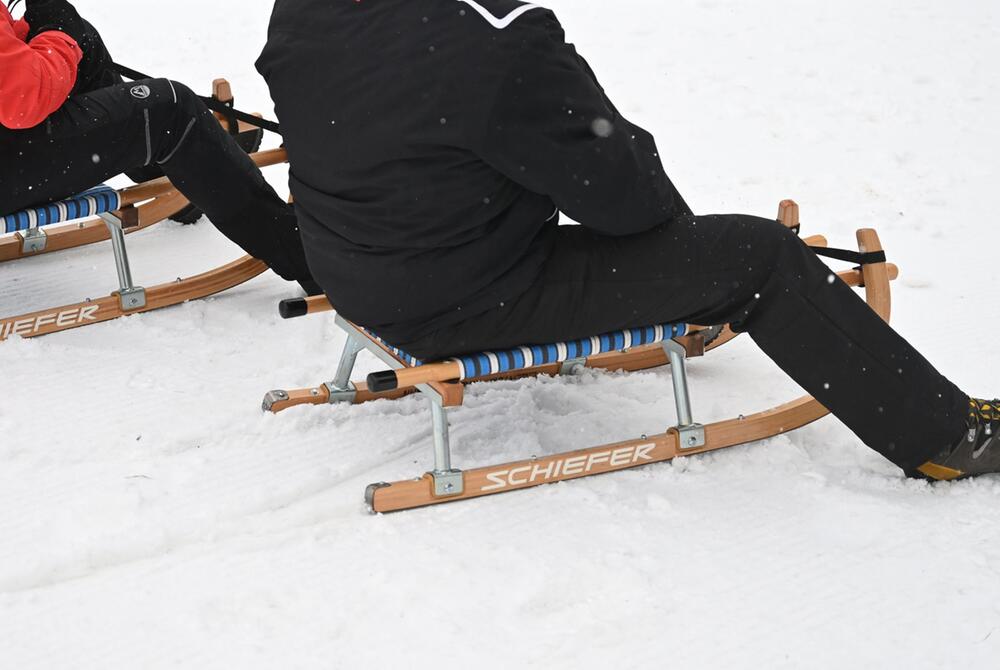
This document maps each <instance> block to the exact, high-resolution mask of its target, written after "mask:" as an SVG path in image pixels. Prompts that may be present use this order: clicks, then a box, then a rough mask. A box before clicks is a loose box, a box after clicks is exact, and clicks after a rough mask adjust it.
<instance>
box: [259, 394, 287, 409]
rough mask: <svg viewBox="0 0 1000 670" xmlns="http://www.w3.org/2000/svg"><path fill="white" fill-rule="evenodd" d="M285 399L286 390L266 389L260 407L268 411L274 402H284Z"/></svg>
mask: <svg viewBox="0 0 1000 670" xmlns="http://www.w3.org/2000/svg"><path fill="white" fill-rule="evenodd" d="M286 400H288V392H287V391H280V390H279V391H268V392H267V393H266V394H265V395H264V402H262V403H261V407H262V408H263V409H264V411H265V412H270V411H271V408H272V407H274V405H275V403H279V402H285V401H286Z"/></svg>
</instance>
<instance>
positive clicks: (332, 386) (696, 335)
mask: <svg viewBox="0 0 1000 670" xmlns="http://www.w3.org/2000/svg"><path fill="white" fill-rule="evenodd" d="M778 218H779V220H781V221H782V222H783V223H785V224H786V225H789V226H790V227H796V228H797V226H798V206H797V205H795V203H794V202H792V201H784V202H782V204H781V209H780V211H779V217H778ZM857 239H858V245H859V248H860V249H861V251H862V252H863V253H864V254H865V258H866V261H863V264H862V265H861V266H860V267H858V268H856V269H854V270H847V271H844V272H840V273H838V276H839V277H840V278H841V279H842V280H843V281H845V282H846V283H847V284H848V285H851V286H856V287H864V288H865V291H866V296H867V300H868V304H869V305H870V306H871V307H872V309H873V310H875V311H876V312H877V313H878V314H879V315H880V316H881V317H882V318H883V319H885V320H886V321H888V319H889V314H890V307H891V298H890V287H889V282H890V280H892V279H895V278H896V277H897V275H898V269H897V268H896V267H895V266H894V265H892V264H889V263H886V262H885V261H884V255H882V260H878V261H875V260H873V256H875V257H878V256H879V255H880V254H881V252H882V246H881V242H880V241H879V238H878V235H877V233H876V232H875V231H874V230H870V229H865V230H859V231H858V233H857ZM810 242H820V243H821V244H813V246H825V240H823V239H822V238H811V240H810ZM330 309H332V308H331V307H330V304H329V302H328V301H326V300H325V299H324V298H322V297H319V298H308V299H301V300H293V301H285V302H284V303H283V304H282V307H281V312H282V316H284V317H286V318H291V317H296V316H303V315H305V314H311V313H317V312H322V311H328V310H330ZM335 322H336V324H337V325H338V326H339V327H340V328H342V329H343V330H344V331H345V332H346V333H347V336H348V337H347V343H346V345H345V348H344V353H343V356H342V357H341V360H340V364H339V367H338V369H337V373H336V376H335V377H334V379H333V380H332V381H330V382H326V383H325V384H321V385H319V386H316V387H314V388H310V389H299V390H296V391H271V392H270V393H268V394H267V395H266V396H265V398H264V405H263V407H264V410H266V411H271V412H279V411H282V410H284V409H287V408H288V407H292V406H295V405H301V404H325V403H361V402H368V401H370V400H375V399H379V398H383V399H394V398H399V397H402V396H404V395H407V394H410V393H414V392H419V393H423V394H424V395H426V396H427V398H428V399H429V401H430V405H431V416H432V424H433V435H434V468H433V470H431V471H430V472H427V473H426V474H424V475H423V476H421V477H418V478H416V479H410V480H405V481H399V482H394V483H385V482H382V483H378V484H372V485H371V486H369V487H368V489H367V490H366V492H365V501H366V503H367V505H368V507H369V509H370V510H371V511H372V512H376V513H381V512H394V511H399V510H405V509H411V508H415V507H423V506H427V505H436V504H440V503H445V502H453V501H456V500H466V499H469V498H476V497H480V496H485V495H492V494H495V493H504V492H507V491H513V490H517V489H522V488H528V487H532V486H538V485H541V484H547V483H552V482H558V481H565V480H569V479H577V478H580V477H586V476H590V475H596V474H602V473H605V472H614V471H618V470H624V469H628V468H633V467H638V466H642V465H648V464H651V463H656V462H660V461H666V460H670V459H672V458H675V457H677V456H687V455H694V454H700V453H705V452H707V451H714V450H717V449H722V448H725V447H731V446H735V445H738V444H745V443H748V442H753V441H757V440H762V439H765V438H768V437H773V436H776V435H781V434H783V433H787V432H789V431H791V430H795V429H797V428H800V427H802V426H805V425H806V424H808V423H811V422H813V421H816V420H817V419H820V418H822V417H823V416H825V415H826V414H828V410H827V409H826V408H825V407H823V406H822V405H820V404H819V403H818V402H817V401H816V400H814V399H813V398H811V397H809V396H805V397H802V398H799V399H798V400H795V401H793V402H790V403H787V404H784V405H780V406H778V407H775V408H772V409H769V410H765V411H763V412H758V413H756V414H751V415H748V416H740V417H738V418H736V419H730V420H728V421H721V422H717V423H713V424H709V425H701V424H699V423H697V422H696V421H695V420H694V415H693V412H692V409H691V401H690V396H689V393H688V384H687V373H686V364H685V361H686V359H687V358H688V357H691V356H700V355H702V354H704V353H705V352H706V351H707V350H710V349H712V348H714V347H717V346H719V345H720V344H721V343H723V342H725V341H728V339H732V337H734V336H735V335H734V334H733V333H732V331H731V330H729V329H726V331H725V333H724V334H722V335H720V334H719V333H718V331H717V330H716V329H711V328H704V327H700V326H685V325H683V324H682V325H669V324H668V325H661V326H655V327H650V328H640V329H632V330H628V331H622V332H620V333H610V334H606V335H603V336H598V337H593V338H587V339H585V340H580V341H577V342H571V343H559V344H555V345H546V346H540V347H520V348H518V349H513V350H510V351H506V352H488V353H483V354H476V355H471V356H463V357H460V358H458V359H453V360H449V361H443V362H436V363H428V364H423V363H422V362H420V361H416V360H414V359H413V358H411V357H410V356H408V355H407V354H405V353H404V352H401V351H399V350H398V349H395V348H393V347H391V346H390V345H388V344H386V343H385V342H383V341H382V340H380V339H378V338H377V337H376V336H375V335H373V334H372V333H370V332H368V331H366V330H364V329H363V328H360V327H358V326H356V325H354V324H352V323H350V322H349V321H347V320H346V319H344V318H342V317H341V316H339V315H337V316H336V317H335ZM712 338H714V340H713V341H711V342H709V340H710V339H712ZM362 350H367V351H369V352H370V353H372V354H373V355H375V356H376V357H377V358H379V359H380V360H382V361H383V362H385V363H386V364H387V365H388V366H389V367H390V368H391V370H390V371H387V372H377V373H373V374H371V375H369V376H368V379H367V382H364V383H351V381H350V376H351V372H352V370H353V368H354V362H355V360H356V358H357V355H358V353H359V352H360V351H362ZM668 363H669V364H670V365H671V369H672V379H673V387H674V396H675V401H676V406H677V425H676V426H674V427H672V428H670V429H669V430H667V431H666V432H664V433H661V434H659V435H652V436H646V435H643V436H642V437H640V438H639V439H635V440H628V441H625V442H619V443H615V444H608V445H601V446H597V447H590V448H586V449H579V450H575V451H570V452H563V453H559V454H553V455H549V456H544V457H539V458H531V459H527V460H522V461H515V462H512V463H506V464H502V465H496V466H489V467H482V468H476V469H474V470H467V471H462V470H459V469H456V468H454V467H453V466H452V461H451V448H450V444H449V435H448V420H447V414H446V408H448V407H455V406H459V405H461V404H462V400H463V392H464V388H465V385H467V384H470V383H474V382H480V381H490V380H495V379H515V378H522V377H528V376H534V375H539V374H574V373H577V372H579V371H580V370H582V369H583V368H585V367H590V368H600V369H606V370H643V369H648V368H652V367H656V366H660V365H664V364H668Z"/></svg>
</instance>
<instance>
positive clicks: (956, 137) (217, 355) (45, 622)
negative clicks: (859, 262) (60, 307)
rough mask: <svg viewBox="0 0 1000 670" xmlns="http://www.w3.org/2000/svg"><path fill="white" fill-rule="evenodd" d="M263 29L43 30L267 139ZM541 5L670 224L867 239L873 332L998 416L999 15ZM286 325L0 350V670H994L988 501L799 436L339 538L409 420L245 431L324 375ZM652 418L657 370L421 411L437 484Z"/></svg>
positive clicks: (34, 277) (153, 329)
mask: <svg viewBox="0 0 1000 670" xmlns="http://www.w3.org/2000/svg"><path fill="white" fill-rule="evenodd" d="M368 1H376V0H368ZM437 1H438V2H445V1H447V0H437ZM269 4H270V3H269V2H268V1H267V0H242V1H241V2H240V3H238V6H237V5H236V3H232V2H216V3H203V2H195V1H194V0H174V1H173V2H170V3H152V2H144V3H135V2H126V1H125V0H102V1H101V2H98V1H97V0H80V2H79V3H78V5H79V6H80V8H81V10H82V11H83V12H84V13H85V14H86V15H88V16H89V17H91V18H92V19H93V21H94V22H95V23H96V24H97V25H98V26H99V27H100V28H102V29H103V30H104V31H105V33H106V36H107V38H108V41H109V43H110V45H111V47H112V50H113V52H114V53H115V54H117V56H118V58H119V59H120V60H121V61H123V62H125V63H127V64H129V65H132V66H133V67H136V68H138V69H141V70H147V71H150V72H154V73H157V74H164V75H170V76H171V77H173V78H176V79H180V80H183V81H186V82H188V83H190V84H192V85H193V86H195V87H197V88H199V89H200V90H202V91H206V90H207V86H208V83H209V81H210V80H211V79H212V78H213V77H216V76H221V75H225V76H227V77H228V78H230V79H231V81H232V82H233V85H234V88H235V91H236V92H237V101H238V103H239V104H240V106H242V107H245V108H251V109H260V110H262V111H265V112H269V111H270V105H269V103H268V100H267V94H266V90H265V87H264V85H263V83H262V82H261V81H260V80H259V79H258V78H257V76H256V74H255V72H254V71H253V67H252V64H253V61H254V59H255V57H256V54H257V52H258V50H259V48H260V46H261V45H262V44H263V41H264V29H265V26H266V22H267V17H268V12H269ZM546 4H548V5H549V6H551V7H552V8H554V9H555V10H556V11H557V13H558V14H559V15H560V17H561V19H562V21H563V23H564V25H565V27H566V29H567V32H568V35H569V38H570V39H571V40H572V41H574V42H576V43H577V44H578V45H579V47H580V49H581V51H582V52H583V53H584V54H585V55H586V56H587V57H588V59H589V60H590V62H591V63H592V65H593V66H594V69H595V70H596V71H597V73H598V75H599V76H600V77H601V78H602V80H603V82H604V84H605V86H606V88H607V89H608V91H609V93H610V94H611V96H612V97H613V99H615V100H616V101H617V102H618V104H619V106H620V107H621V109H622V111H623V112H624V113H625V114H627V115H628V116H629V117H630V118H632V119H633V120H635V121H636V122H638V123H640V124H642V125H644V126H646V127H648V128H649V129H650V130H651V131H653V132H654V134H655V135H656V137H657V139H658V142H659V147H660V150H661V153H662V155H663V156H664V157H665V160H666V164H667V168H668V170H669V172H670V173H671V176H672V177H673V179H674V181H675V182H676V183H677V185H678V186H679V188H680V189H681V190H682V192H684V194H685V195H686V197H687V198H688V199H689V201H690V203H691V204H692V206H693V207H694V208H695V209H696V211H699V212H703V213H709V212H731V211H737V212H746V213H753V214H761V215H771V214H773V213H774V211H775V208H776V203H777V202H778V200H779V199H781V198H783V197H794V198H796V199H798V201H799V202H800V203H801V204H802V207H803V219H804V222H805V230H806V232H807V233H814V232H823V233H826V234H827V235H828V236H829V237H830V241H831V243H833V244H835V245H841V246H844V245H851V244H852V243H853V230H854V229H855V228H858V227H862V226H874V227H877V228H878V229H879V231H880V233H881V234H882V238H883V242H884V243H885V246H886V248H887V249H888V252H889V255H890V257H891V259H892V260H893V261H895V262H897V263H898V264H899V265H900V266H901V267H902V270H903V275H902V278H901V279H900V281H899V282H897V283H896V286H895V305H894V306H895V314H894V317H895V324H896V325H897V326H898V328H899V329H900V330H901V331H902V332H903V333H905V334H906V335H907V336H908V337H910V338H911V339H912V341H913V342H914V343H915V344H916V345H917V346H918V347H919V348H920V349H921V350H922V351H923V352H925V354H926V355H927V356H928V357H929V358H931V359H932V360H933V361H934V362H935V363H936V364H937V365H938V366H939V367H940V368H941V369H942V370H943V371H945V372H946V373H947V374H949V375H950V376H952V378H953V379H954V380H955V381H956V382H957V383H958V384H959V385H960V386H962V387H963V388H965V389H966V390H968V391H969V392H970V393H974V394H980V395H996V394H998V393H1000V380H998V378H997V377H998V375H997V370H998V367H1000V355H998V353H997V351H998V348H997V347H996V345H995V344H993V342H991V340H995V337H994V336H995V333H996V331H997V329H998V327H1000V316H998V314H1000V310H998V307H1000V301H998V298H997V293H996V289H997V286H998V279H1000V276H998V274H1000V273H998V270H997V263H996V258H997V250H998V248H1000V231H998V228H997V226H996V225H995V213H996V200H997V184H996V181H997V177H998V174H1000V171H998V169H997V164H998V160H1000V159H998V156H1000V129H998V128H1000V125H998V124H997V119H998V118H1000V93H998V90H997V88H998V87H997V82H998V81H1000V79H998V77H997V72H996V70H997V63H1000V48H998V44H1000V40H998V37H1000V34H998V32H1000V16H998V11H1000V9H998V7H1000V6H998V5H997V3H996V2H993V1H992V0H976V1H974V0H955V1H952V2H948V3H942V2H938V1H936V0H935V1H931V0H879V1H875V0H839V1H838V2H815V1H814V2H802V0H768V1H767V2H763V1H761V2H753V3H742V2H736V1H735V0H678V1H675V2H669V3H667V2H663V1H662V0H618V1H617V2H613V3H612V2H606V1H601V2H599V1H597V0H550V1H549V2H548V3H546ZM317 76H322V75H321V71H318V73H317ZM333 158H334V159H335V157H333ZM268 174H269V176H270V177H271V178H272V181H273V182H274V183H275V184H276V185H281V186H283V182H284V175H283V174H282V172H281V170H273V169H272V170H270V171H269V172H268ZM129 239H130V242H131V247H130V249H131V252H132V256H133V258H134V260H135V264H136V266H137V270H136V276H137V279H138V280H139V281H141V282H145V283H154V282H157V281H161V280H165V279H171V278H173V277H175V276H177V275H179V274H186V273H189V272H193V271H198V270H201V269H207V268H209V267H212V266H215V265H218V264H220V263H222V262H224V261H227V260H229V259H231V258H233V257H235V256H236V255H238V252H237V250H236V249H234V248H233V247H232V246H231V245H229V243H228V242H226V241H225V240H224V239H223V238H222V237H221V236H220V235H218V234H217V233H216V232H215V231H214V230H213V229H212V228H211V226H209V225H208V224H207V223H205V222H202V223H201V224H199V225H197V226H193V227H180V226H176V225H173V224H165V225H160V226H158V227H156V228H154V229H151V230H149V231H147V232H143V233H140V234H137V235H135V236H133V237H130V238H129ZM113 279H114V273H113V266H112V264H111V261H110V250H109V249H107V248H104V247H97V248H93V249H85V250H80V251H75V252H69V253H61V254H53V255H51V256H46V257H44V258H38V259H32V260H28V261H20V262H14V263H8V264H4V265H3V266H2V267H0V313H3V314H9V313H13V312H15V311H23V310H24V309H27V308H37V307H43V306H47V305H55V304H62V303H64V302H69V301H71V300H75V299H78V298H82V297H85V296H96V295H101V294H104V293H106V292H107V291H108V290H110V288H111V284H112V282H113ZM295 294H296V290H295V289H294V287H291V286H290V285H287V284H285V283H284V282H282V281H280V280H278V279H277V278H275V277H274V276H273V275H269V276H265V277H261V278H258V279H256V280H254V281H252V282H250V283H248V284H246V285H244V286H241V287H239V288H238V289H235V290H232V291H229V292H227V293H224V294H222V295H220V296H218V297H216V298H214V299H211V300H204V301H199V302H194V303H191V304H187V305H184V306H181V307H178V308H174V309H169V310H163V311H159V312H156V313H152V314H147V315H142V316H137V317H132V318H129V319H125V320H120V321H117V322H114V323H109V324H105V325H99V326H92V327H89V328H85V329H81V330H77V331H73V332H70V333H66V334H61V335H53V336H49V337H45V338H41V339H36V340H15V341H8V342H5V343H2V344H0V370H2V375H0V397H2V398H4V402H3V403H0V435H2V438H0V464H2V466H0V510H2V513H0V667H2V668H17V669H23V668H101V669H108V668H166V667H182V668H241V669H246V668H366V667H373V666H376V665H388V664H394V665H397V666H401V667H413V668H432V667H437V668H443V667H453V666H467V667H468V666H471V667H482V668H514V667H539V668H605V667H624V668H660V667H674V668H779V667H788V668H836V669H838V670H842V669H843V668H869V667H871V668H874V667H878V668H886V667H890V668H897V667H898V668H955V667H962V668H997V667H1000V480H998V479H997V478H996V477H984V478H981V479H979V480H977V481H965V482H960V483H954V484H937V485H933V486H931V485H928V484H926V483H922V482H916V481H906V480H904V479H903V478H902V477H901V474H900V472H899V471H898V470H897V469H896V468H895V467H894V466H892V465H891V464H889V463H888V462H886V461H884V460H883V459H882V458H881V457H880V456H878V455H877V454H875V453H873V452H871V451H869V450H867V449H866V448H865V447H864V446H863V445H861V444H860V443H859V442H858V440H857V439H856V438H855V437H854V436H853V435H852V434H851V433H850V432H849V431H848V430H847V429H846V428H844V427H843V426H842V425H841V424H840V423H838V422H837V421H836V420H834V419H825V420H823V421H821V422H819V423H817V424H815V425H813V426H810V427H808V428H806V429H803V430H801V431H798V432H796V433H794V434H792V435H789V436H785V437H780V438H776V439H772V440H768V441H766V442H763V443H759V444H755V445H750V446H746V447H739V448H735V449H732V450H728V451H725V452H720V453H717V454H714V455H707V456H704V457H695V458H689V459H684V460H679V461H677V462H675V463H673V464H668V465H656V466H652V467H648V468H644V469H640V470H635V471H628V472H623V473H619V474H613V475H606V476H603V477H596V478H592V479H589V480H581V481H576V482H571V483H565V484H558V485H553V486H547V487H542V488H537V489H533V490H530V491H526V492H519V493H511V494H508V495H505V496H497V497H493V498H487V499H482V500H479V501H473V502H466V503H461V504H454V505H446V506H441V507H437V508H432V509H427V510H418V511H412V512H407V513H402V514H396V515H388V516H369V515H367V514H366V513H365V511H364V507H363V504H362V501H361V496H362V492H363V489H364V486H365V485H366V484H368V483H370V482H374V481H380V480H392V479H396V478H401V477H409V476H413V475H417V474H419V473H420V472H422V471H424V470H425V469H427V468H428V467H429V465H430V433H429V413H428V410H427V407H426V406H425V405H426V403H425V402H421V401H419V400H417V399H408V400H404V401H401V402H396V403H388V402H380V403H373V404H369V405H366V406H360V407H323V408H300V409H295V410H292V411H289V412H286V413H284V414H281V415H278V416H271V415H265V414H263V413H261V411H260V408H259V403H260V399H261V397H262V395H263V393H264V392H265V391H267V390H268V389H271V388H293V387H298V386H309V385H312V384H315V383H317V382H319V381H321V380H323V379H327V378H329V377H330V376H331V375H332V372H333V369H334V366H335V363H336V358H337V355H338V353H339V348H340V345H341V343H342V338H341V336H340V335H339V334H337V333H336V332H335V330H334V328H333V326H332V321H331V319H330V318H329V317H327V316H324V317H316V318H311V319H301V320H297V321H293V322H283V321H281V320H280V319H279V318H278V317H277V315H276V310H275V304H276V302H277V301H278V300H279V299H281V298H283V297H288V296H290V295H295ZM690 367H691V377H692V386H693V391H694V393H695V400H696V405H695V409H696V415H697V418H699V419H701V420H704V421H710V420H717V419H722V418H727V417H731V416H735V415H737V414H740V413H747V412H750V411H754V410H757V409H762V408H764V407H767V406H769V405H772V404H775V403H777V402H780V401H783V400H786V399H790V398H791V397H793V396H794V395H796V393H797V390H796V389H795V388H794V386H793V385H792V384H791V383H790V382H789V381H787V380H786V379H785V378H784V377H783V376H782V375H781V373H780V372H779V371H778V370H777V369H776V368H775V367H774V366H773V365H772V364H771V363H769V362H768V361H767V360H766V359H765V358H764V357H763V356H762V355H761V354H760V353H758V352H757V351H756V350H755V349H754V347H753V345H752V343H751V342H749V340H746V339H744V340H740V341H737V342H735V343H733V344H731V345H728V346H727V347H725V348H724V349H721V350H719V351H718V352H716V353H715V354H713V355H711V356H708V357H706V358H704V359H700V360H697V361H694V362H693V363H692V365H691V366H690ZM374 369H377V365H376V363H375V361H374V360H373V359H371V358H368V357H367V356H365V357H363V358H362V360H361V363H360V369H359V370H358V373H359V376H360V375H361V374H364V373H367V372H369V371H371V370H374ZM857 392H858V393H864V392H865V389H863V388H859V389H857ZM672 421H673V410H672V401H671V399H670V379H669V372H668V371H666V370H659V371H654V372H648V373H640V374H632V375H621V374H597V373H589V374H587V375H585V376H584V377H582V378H579V379H538V380H533V381H522V382H516V383H510V382H506V383H498V384H493V385H489V386H479V387H473V388H472V389H470V392H469V394H468V404H467V406H466V407H464V408H462V409H459V410H457V411H454V412H453V413H452V424H453V438H454V446H455V456H456V461H457V465H459V466H460V467H462V466H465V467H470V466H476V465H482V464H487V463H499V462H503V461H506V460H511V459H515V458H522V457H525V456H529V455H532V454H539V453H548V452H552V451H557V450H564V449H568V448H572V447H577V446H585V445H587V444H597V443H600V442H604V441H611V440H617V439H625V438H630V437H635V436H637V435H638V434H640V433H647V432H652V431H658V430H661V429H662V428H664V427H665V426H667V425H669V424H670V423H671V422H672Z"/></svg>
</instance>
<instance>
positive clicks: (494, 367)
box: [365, 324, 687, 379]
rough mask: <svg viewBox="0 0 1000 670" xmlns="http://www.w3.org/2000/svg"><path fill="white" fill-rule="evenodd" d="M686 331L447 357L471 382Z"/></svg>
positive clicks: (677, 327) (637, 332)
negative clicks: (458, 366) (478, 378)
mask: <svg viewBox="0 0 1000 670" xmlns="http://www.w3.org/2000/svg"><path fill="white" fill-rule="evenodd" d="M365 332H366V333H368V334H369V335H371V336H372V337H373V338H375V339H376V340H378V341H379V342H381V343H382V344H383V345H385V346H386V347H387V348H388V349H389V350H390V351H392V353H394V354H395V355H396V356H397V357H399V359H400V360H402V361H403V362H404V363H406V364H407V365H409V366H411V367H414V366H418V365H423V364H424V363H427V362H430V361H422V360H420V359H418V358H415V357H413V356H410V355H409V354H408V353H406V352H405V351H403V350H401V349H398V348H396V347H394V346H392V345H391V344H389V343H388V342H386V341H385V340H383V339H381V338H380V337H379V336H378V335H376V334H375V333H373V332H371V331H370V330H365ZM686 332H687V326H685V325H684V324H662V325H659V326H646V327H644V328H629V329H626V330H617V331H614V332H611V333H604V334H603V335H595V336H593V337H586V338H583V339H579V340H571V341H569V342H556V343H555V344H532V345H526V346H523V347H515V348H513V349H505V350H500V351H484V352H482V353H479V354H468V355H465V356H458V357H456V358H451V359H449V360H451V361H457V362H458V363H459V364H460V365H461V366H462V377H461V378H462V379H474V378H476V377H483V376H486V375H495V374H499V373H503V372H511V371H513V370H522V369H524V368H532V367H536V366H540V365H549V364H551V363H562V362H563V361H568V360H571V359H574V358H586V357H588V356H596V355H598V354H605V353H608V352H611V351H621V350H622V349H628V348H630V347H639V346H642V345H644V344H657V343H659V342H663V341H664V340H671V339H673V338H675V337H681V336H682V335H684V334H685V333H686Z"/></svg>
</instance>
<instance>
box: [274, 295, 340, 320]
mask: <svg viewBox="0 0 1000 670" xmlns="http://www.w3.org/2000/svg"><path fill="white" fill-rule="evenodd" d="M332 310H333V305H331V304H330V301H329V300H327V298H326V296H325V295H314V296H310V297H308V298H289V299H288V300H282V301H281V302H279V303H278V314H280V315H281V318H282V319H297V318H299V317H300V316H306V315H307V314H319V313H320V312H330V311H332Z"/></svg>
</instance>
